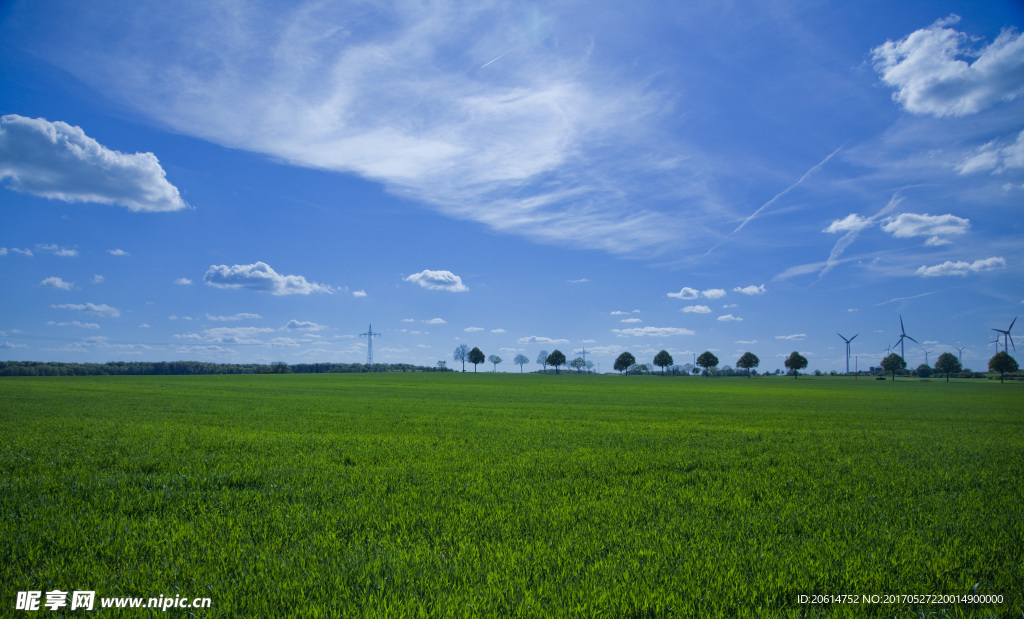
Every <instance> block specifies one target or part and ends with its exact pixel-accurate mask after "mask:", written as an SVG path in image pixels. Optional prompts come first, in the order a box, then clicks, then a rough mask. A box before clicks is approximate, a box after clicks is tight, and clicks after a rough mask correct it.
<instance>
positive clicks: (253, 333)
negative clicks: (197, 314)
mask: <svg viewBox="0 0 1024 619" xmlns="http://www.w3.org/2000/svg"><path fill="white" fill-rule="evenodd" d="M273 331H274V330H273V329H270V328H267V327H215V328H213V329H205V330H203V332H202V334H198V333H176V334H175V335H174V338H176V339H180V340H196V341H206V342H211V343H214V344H262V343H263V340H261V339H259V337H257V336H260V335H261V334H263V333H272V332H273Z"/></svg>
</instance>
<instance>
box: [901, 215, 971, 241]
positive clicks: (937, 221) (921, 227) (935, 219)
mask: <svg viewBox="0 0 1024 619" xmlns="http://www.w3.org/2000/svg"><path fill="white" fill-rule="evenodd" d="M970 227H971V222H970V220H968V219H964V218H962V217H957V216H956V215H929V214H927V213H925V214H924V215H917V214H915V213H902V214H900V215H898V216H896V217H890V218H889V219H887V220H886V221H885V223H884V224H882V230H884V231H885V232H888V233H889V234H891V235H893V236H894V237H896V238H898V239H902V238H910V237H915V236H937V235H959V234H964V233H965V232H967V230H968V228H970Z"/></svg>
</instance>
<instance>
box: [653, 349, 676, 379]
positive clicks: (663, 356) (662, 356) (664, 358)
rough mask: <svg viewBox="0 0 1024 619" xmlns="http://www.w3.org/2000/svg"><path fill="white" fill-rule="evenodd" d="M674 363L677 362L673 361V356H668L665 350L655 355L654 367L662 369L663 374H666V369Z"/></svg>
mask: <svg viewBox="0 0 1024 619" xmlns="http://www.w3.org/2000/svg"><path fill="white" fill-rule="evenodd" d="M673 363H675V360H673V359H672V355H670V354H668V351H667V350H663V351H661V352H659V353H658V354H656V355H654V365H656V366H658V367H659V368H661V373H662V374H664V373H665V368H667V367H668V366H670V365H672V364H673Z"/></svg>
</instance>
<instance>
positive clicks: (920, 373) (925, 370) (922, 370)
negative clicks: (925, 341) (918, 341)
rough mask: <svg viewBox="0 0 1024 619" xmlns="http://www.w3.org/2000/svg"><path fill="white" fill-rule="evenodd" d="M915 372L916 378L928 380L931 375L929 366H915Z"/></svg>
mask: <svg viewBox="0 0 1024 619" xmlns="http://www.w3.org/2000/svg"><path fill="white" fill-rule="evenodd" d="M915 371H916V372H917V377H918V378H928V377H930V376H931V375H932V369H931V367H929V366H927V365H925V364H923V363H922V364H921V365H919V366H917V370H915Z"/></svg>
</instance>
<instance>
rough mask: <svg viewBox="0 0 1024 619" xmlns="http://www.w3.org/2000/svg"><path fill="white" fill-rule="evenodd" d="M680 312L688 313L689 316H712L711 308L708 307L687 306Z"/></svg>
mask: <svg viewBox="0 0 1024 619" xmlns="http://www.w3.org/2000/svg"><path fill="white" fill-rule="evenodd" d="M679 311H681V312H686V313H688V314H710V313H711V308H710V307H708V306H707V305H687V306H686V307H684V308H683V309H681V310H679Z"/></svg>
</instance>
